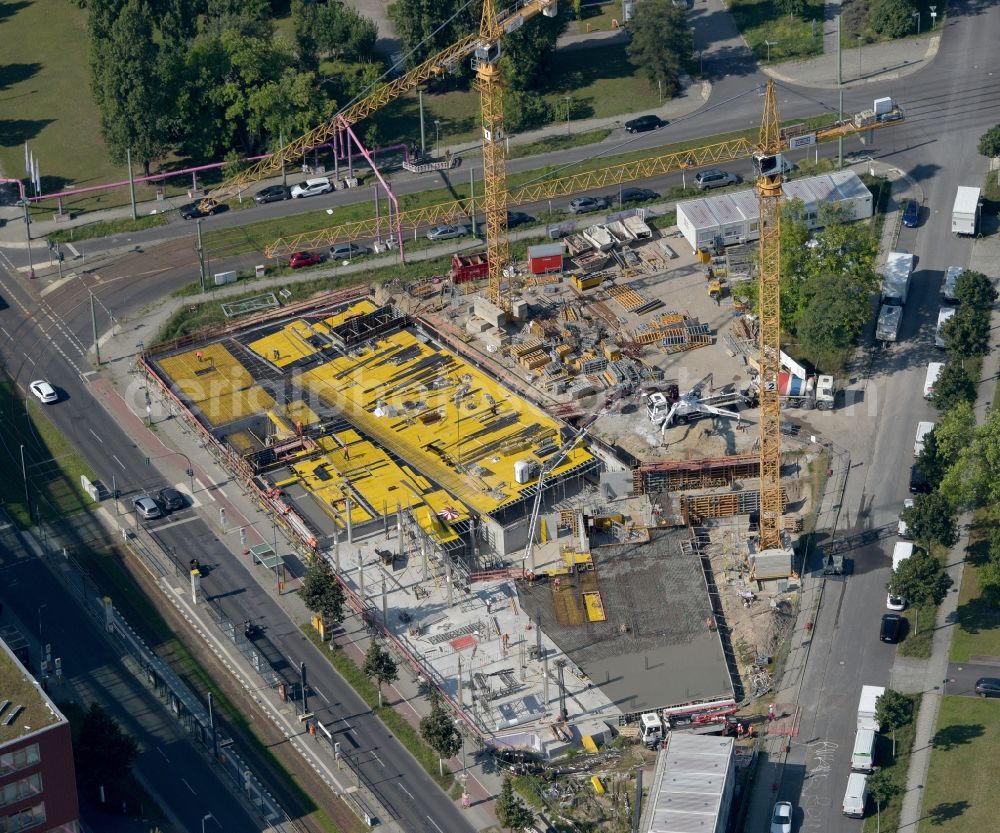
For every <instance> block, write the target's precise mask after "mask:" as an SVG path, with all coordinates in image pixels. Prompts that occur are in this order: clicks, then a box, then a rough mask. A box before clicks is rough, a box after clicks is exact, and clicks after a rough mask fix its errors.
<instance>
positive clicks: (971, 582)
mask: <svg viewBox="0 0 1000 833" xmlns="http://www.w3.org/2000/svg"><path fill="white" fill-rule="evenodd" d="M998 520H1000V512H998V510H997V509H996V508H995V507H986V508H983V509H978V510H976V512H975V513H974V514H973V516H972V531H971V532H970V534H969V550H968V553H967V555H966V561H965V569H964V571H963V572H962V586H961V588H959V592H958V611H957V612H958V627H956V628H955V632H954V634H952V640H951V660H952V662H968V661H969V659H970V658H971V657H973V656H1000V610H998V609H997V608H995V607H993V606H991V605H988V604H986V602H984V601H983V600H982V599H981V598H980V589H979V570H980V568H981V567H982V566H984V565H985V564H986V563H987V560H988V555H989V546H990V542H989V532H990V529H991V528H995V526H996V524H997V522H998Z"/></svg>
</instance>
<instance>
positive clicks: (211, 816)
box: [201, 813, 215, 833]
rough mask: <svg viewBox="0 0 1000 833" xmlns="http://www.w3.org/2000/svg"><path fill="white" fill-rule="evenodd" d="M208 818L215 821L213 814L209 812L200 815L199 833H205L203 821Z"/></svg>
mask: <svg viewBox="0 0 1000 833" xmlns="http://www.w3.org/2000/svg"><path fill="white" fill-rule="evenodd" d="M209 819H211V820H212V821H215V816H213V815H212V814H211V813H205V815H203V816H202V817H201V833H205V822H206V821H208V820H209Z"/></svg>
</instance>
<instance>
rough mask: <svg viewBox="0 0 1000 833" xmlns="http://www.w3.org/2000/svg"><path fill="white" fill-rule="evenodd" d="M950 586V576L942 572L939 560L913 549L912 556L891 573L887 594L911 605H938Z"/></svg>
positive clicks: (925, 552) (922, 551)
mask: <svg viewBox="0 0 1000 833" xmlns="http://www.w3.org/2000/svg"><path fill="white" fill-rule="evenodd" d="M951 585H952V580H951V576H949V575H948V574H947V573H946V572H945V571H944V565H943V564H942V563H941V560H940V559H939V558H937V557H935V556H933V555H931V554H930V553H929V552H927V551H925V550H922V549H919V548H916V547H915V548H914V550H913V555H911V556H910V557H909V558H907V559H906V560H905V561H904V562H903V563H902V564H900V565H899V566H898V567H897V568H896V569H895V570H894V571H893V573H892V578H891V579H890V580H889V592H890V593H892V595H894V596H902V597H903V598H904V599H906V600H907V601H908V602H911V603H913V604H917V605H923V604H933V605H939V604H941V602H942V601H944V597H945V596H946V595H947V594H948V588H949V587H951Z"/></svg>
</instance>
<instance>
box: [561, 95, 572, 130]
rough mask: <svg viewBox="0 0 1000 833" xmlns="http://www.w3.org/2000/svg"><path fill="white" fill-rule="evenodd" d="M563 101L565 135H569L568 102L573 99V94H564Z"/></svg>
mask: <svg viewBox="0 0 1000 833" xmlns="http://www.w3.org/2000/svg"><path fill="white" fill-rule="evenodd" d="M563 101H565V102H566V135H567V136H569V106H570V103H571V102H572V101H573V96H571V95H564V96H563Z"/></svg>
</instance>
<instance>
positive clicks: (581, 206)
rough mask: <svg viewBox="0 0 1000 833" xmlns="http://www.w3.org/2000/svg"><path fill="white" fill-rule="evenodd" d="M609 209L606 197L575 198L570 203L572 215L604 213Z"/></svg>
mask: <svg viewBox="0 0 1000 833" xmlns="http://www.w3.org/2000/svg"><path fill="white" fill-rule="evenodd" d="M607 207H608V201H607V199H606V198H605V197H574V198H573V199H571V200H570V201H569V213H570V214H586V213H587V212H588V211H603V210H604V209H606V208H607Z"/></svg>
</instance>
